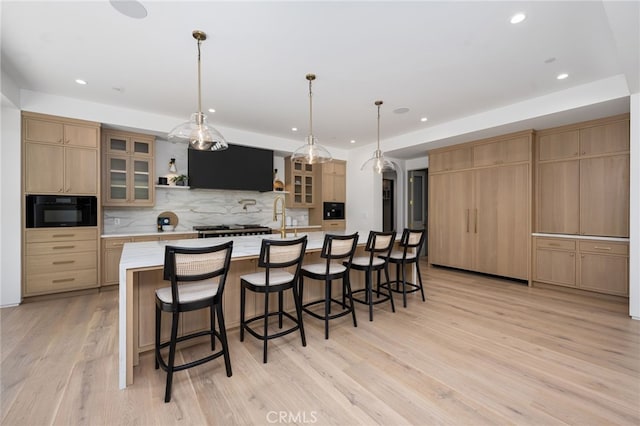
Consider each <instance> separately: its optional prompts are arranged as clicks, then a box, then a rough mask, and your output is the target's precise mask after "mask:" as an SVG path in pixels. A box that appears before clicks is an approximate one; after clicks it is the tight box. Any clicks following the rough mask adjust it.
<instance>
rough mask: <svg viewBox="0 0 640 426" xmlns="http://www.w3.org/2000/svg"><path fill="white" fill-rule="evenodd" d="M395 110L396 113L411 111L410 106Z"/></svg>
mask: <svg viewBox="0 0 640 426" xmlns="http://www.w3.org/2000/svg"><path fill="white" fill-rule="evenodd" d="M393 112H395V113H396V114H406V113H407V112H409V108H407V107H402V108H396V109H394V110H393Z"/></svg>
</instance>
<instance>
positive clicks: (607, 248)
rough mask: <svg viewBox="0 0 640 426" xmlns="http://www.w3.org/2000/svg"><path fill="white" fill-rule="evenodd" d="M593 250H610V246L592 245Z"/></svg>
mask: <svg viewBox="0 0 640 426" xmlns="http://www.w3.org/2000/svg"><path fill="white" fill-rule="evenodd" d="M593 249H594V250H611V247H598V246H594V247H593Z"/></svg>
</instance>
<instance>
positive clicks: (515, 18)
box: [509, 13, 527, 24]
mask: <svg viewBox="0 0 640 426" xmlns="http://www.w3.org/2000/svg"><path fill="white" fill-rule="evenodd" d="M525 19H527V15H525V14H524V13H516V14H515V15H513V16H512V17H511V20H510V21H509V22H511V23H512V24H519V23H520V22H522V21H524V20H525Z"/></svg>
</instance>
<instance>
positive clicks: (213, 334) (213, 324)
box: [209, 304, 216, 351]
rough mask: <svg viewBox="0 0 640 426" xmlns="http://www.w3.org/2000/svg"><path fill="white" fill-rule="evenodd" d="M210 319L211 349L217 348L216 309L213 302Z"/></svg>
mask: <svg viewBox="0 0 640 426" xmlns="http://www.w3.org/2000/svg"><path fill="white" fill-rule="evenodd" d="M209 319H210V321H211V350H212V351H215V350H216V310H215V306H214V305H213V304H212V305H211V307H210V308H209Z"/></svg>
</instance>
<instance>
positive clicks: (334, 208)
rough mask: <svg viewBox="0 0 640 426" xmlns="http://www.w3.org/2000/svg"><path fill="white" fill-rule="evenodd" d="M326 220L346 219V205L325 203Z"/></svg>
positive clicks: (324, 216)
mask: <svg viewBox="0 0 640 426" xmlns="http://www.w3.org/2000/svg"><path fill="white" fill-rule="evenodd" d="M322 218H323V219H324V220H331V219H344V203H323V214H322Z"/></svg>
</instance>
